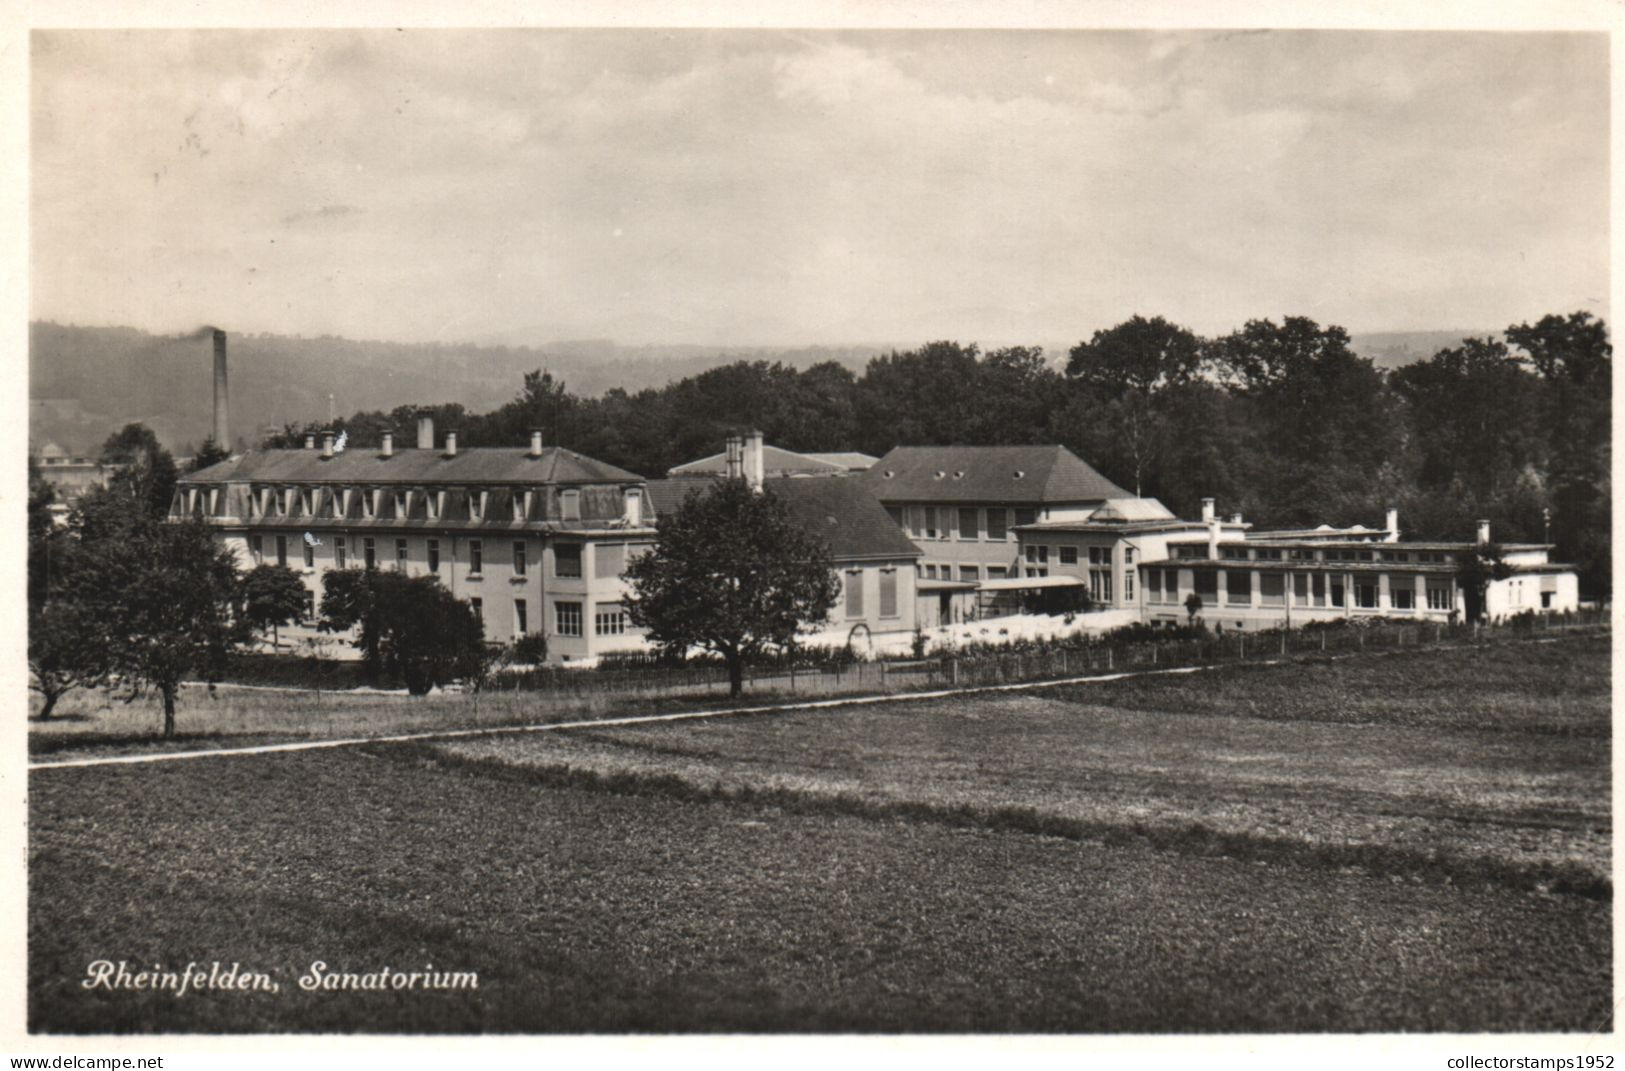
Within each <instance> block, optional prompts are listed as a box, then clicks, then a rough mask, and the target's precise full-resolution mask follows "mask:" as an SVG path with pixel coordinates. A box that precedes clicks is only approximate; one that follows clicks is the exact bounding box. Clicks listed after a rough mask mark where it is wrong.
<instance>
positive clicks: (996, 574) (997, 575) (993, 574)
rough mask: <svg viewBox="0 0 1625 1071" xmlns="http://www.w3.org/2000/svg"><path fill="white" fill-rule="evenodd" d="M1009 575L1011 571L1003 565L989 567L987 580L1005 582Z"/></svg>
mask: <svg viewBox="0 0 1625 1071" xmlns="http://www.w3.org/2000/svg"><path fill="white" fill-rule="evenodd" d="M1009 575H1010V570H1009V569H1008V568H1006V567H1005V566H1003V565H990V566H988V567H987V578H988V579H989V580H1003V579H1004V578H1005V577H1007V576H1009Z"/></svg>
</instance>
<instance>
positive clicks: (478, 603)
mask: <svg viewBox="0 0 1625 1071" xmlns="http://www.w3.org/2000/svg"><path fill="white" fill-rule="evenodd" d="M468 608H469V609H471V610H473V611H474V617H475V619H476V620H479V621H484V620H485V600H484V599H482V598H480V597H479V596H478V595H476V596H474V597H473V598H472V599H469V600H468Z"/></svg>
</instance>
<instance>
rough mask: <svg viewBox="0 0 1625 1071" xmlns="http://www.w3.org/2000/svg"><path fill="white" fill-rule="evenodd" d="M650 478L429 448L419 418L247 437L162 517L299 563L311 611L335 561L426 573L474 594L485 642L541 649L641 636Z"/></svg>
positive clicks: (429, 434) (522, 452) (560, 457)
mask: <svg viewBox="0 0 1625 1071" xmlns="http://www.w3.org/2000/svg"><path fill="white" fill-rule="evenodd" d="M645 498H646V490H645V481H644V480H643V478H642V477H640V476H637V475H635V474H633V473H631V472H627V471H625V470H624V469H619V468H616V467H614V466H613V465H607V464H605V463H603V462H601V461H595V460H593V459H592V458H589V457H584V456H582V455H581V454H577V453H575V452H574V451H571V450H564V449H560V448H558V447H545V448H544V447H543V446H542V442H541V434H540V433H535V434H533V435H532V436H531V443H530V448H529V449H526V448H524V447H522V446H521V447H512V448H509V447H493V448H480V449H459V448H458V445H457V437H456V433H455V432H452V433H448V434H447V435H446V436H445V442H444V444H443V445H442V446H441V447H440V448H438V449H437V448H436V447H435V439H434V426H433V423H432V422H431V421H430V420H429V419H428V418H426V417H425V418H423V419H422V420H420V421H419V426H418V445H417V448H416V449H410V448H397V447H396V446H395V445H394V436H393V435H390V434H386V435H385V436H384V440H383V444H382V446H381V447H366V448H358V447H351V448H350V449H347V450H342V451H341V450H338V449H336V448H335V443H334V439H333V436H332V434H331V433H329V434H328V435H326V436H325V437H324V439H323V444H322V446H321V447H320V448H317V446H316V442H315V436H307V437H306V440H305V448H304V449H302V450H252V451H249V452H248V453H245V454H242V455H240V456H238V457H234V458H232V459H230V460H228V461H222V462H220V463H219V464H217V465H212V466H210V467H208V468H206V469H203V470H201V471H199V472H195V473H190V474H188V475H185V476H182V477H181V478H180V480H179V481H178V483H177V487H176V492H175V500H174V503H173V506H172V507H171V511H170V515H171V517H177V518H178V517H188V516H195V517H199V518H202V519H203V520H205V521H206V522H208V523H209V524H210V525H211V526H212V527H213V528H214V530H215V533H216V537H217V538H218V539H219V540H220V542H222V543H224V544H225V545H226V546H229V547H231V548H233V549H234V550H236V551H237V556H238V560H239V562H241V563H243V564H244V565H254V564H257V563H260V562H275V563H276V564H279V565H286V566H289V567H291V568H293V569H295V570H297V571H299V572H300V574H301V575H302V576H303V577H304V580H305V584H306V587H307V589H308V596H307V599H308V602H307V608H308V612H309V615H310V616H311V617H314V616H315V615H316V613H317V611H318V609H319V605H320V599H321V594H322V585H321V578H322V575H323V574H324V573H326V572H327V571H328V570H331V569H345V568H364V569H399V570H402V571H404V572H407V573H412V574H417V575H423V574H432V575H434V576H437V577H439V578H440V580H441V582H442V583H443V584H445V586H446V587H447V588H448V589H450V591H451V592H452V593H453V594H455V595H457V596H458V597H459V598H464V599H468V600H469V601H470V602H472V603H473V604H474V606H475V607H476V608H477V610H478V611H479V613H480V616H481V618H482V619H483V621H484V623H485V635H486V638H487V639H488V640H492V641H496V642H507V641H509V640H511V639H514V638H515V637H517V636H521V635H525V634H529V633H534V632H544V633H546V635H547V648H548V660H549V661H550V662H571V661H580V660H584V659H591V658H595V657H596V656H598V655H601V654H604V653H606V652H611V651H620V650H630V649H640V648H641V647H642V645H643V641H642V637H641V634H640V633H639V632H638V630H636V629H634V628H633V627H632V626H631V623H630V622H629V621H628V620H627V617H626V613H625V610H624V607H623V603H622V599H623V597H624V595H625V592H626V584H625V582H624V581H623V580H622V573H623V572H624V571H625V568H626V564H627V560H628V558H629V557H630V556H632V555H634V554H636V553H638V552H639V551H640V550H642V549H644V548H646V547H648V546H649V545H650V544H651V543H652V542H653V539H654V529H653V527H652V523H651V521H650V518H649V517H648V516H647V510H646V509H645Z"/></svg>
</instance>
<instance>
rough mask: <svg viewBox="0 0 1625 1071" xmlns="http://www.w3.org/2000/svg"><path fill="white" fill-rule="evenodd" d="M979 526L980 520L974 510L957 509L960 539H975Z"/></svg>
mask: <svg viewBox="0 0 1625 1071" xmlns="http://www.w3.org/2000/svg"><path fill="white" fill-rule="evenodd" d="M980 528H981V522H980V521H979V519H978V518H977V516H976V511H975V510H973V509H961V510H960V511H959V538H960V539H966V540H972V539H975V538H976V537H977V535H978V534H980V533H979V529H980Z"/></svg>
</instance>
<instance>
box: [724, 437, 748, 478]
mask: <svg viewBox="0 0 1625 1071" xmlns="http://www.w3.org/2000/svg"><path fill="white" fill-rule="evenodd" d="M727 450H728V468H727V475H728V479H730V480H742V479H744V478H745V440H744V439H742V438H740V437H739V436H737V435H730V436H728V446H727Z"/></svg>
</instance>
